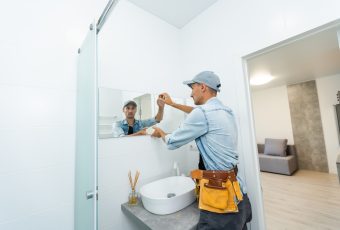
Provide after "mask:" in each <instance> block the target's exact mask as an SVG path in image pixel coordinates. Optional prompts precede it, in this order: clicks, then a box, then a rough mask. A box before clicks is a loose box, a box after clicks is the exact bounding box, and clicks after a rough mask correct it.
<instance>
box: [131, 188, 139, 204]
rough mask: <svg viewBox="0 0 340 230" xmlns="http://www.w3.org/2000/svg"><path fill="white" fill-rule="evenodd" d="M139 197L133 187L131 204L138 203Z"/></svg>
mask: <svg viewBox="0 0 340 230" xmlns="http://www.w3.org/2000/svg"><path fill="white" fill-rule="evenodd" d="M137 203H138V197H137V192H136V191H135V190H134V189H133V190H132V191H131V192H130V194H129V205H137Z"/></svg>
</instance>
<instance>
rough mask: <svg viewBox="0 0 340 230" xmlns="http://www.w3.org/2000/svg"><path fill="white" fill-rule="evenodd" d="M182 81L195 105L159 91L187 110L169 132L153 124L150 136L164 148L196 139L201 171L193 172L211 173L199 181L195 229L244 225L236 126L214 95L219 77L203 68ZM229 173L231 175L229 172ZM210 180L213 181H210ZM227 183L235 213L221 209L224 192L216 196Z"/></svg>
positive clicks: (247, 215) (246, 213) (246, 208)
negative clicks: (198, 208) (205, 180)
mask: <svg viewBox="0 0 340 230" xmlns="http://www.w3.org/2000/svg"><path fill="white" fill-rule="evenodd" d="M183 83H184V84H185V85H188V86H189V87H190V88H191V97H192V98H193V100H194V103H195V105H197V107H196V108H193V107H191V106H186V105H180V104H177V103H174V102H173V101H172V100H171V98H170V96H169V95H168V94H167V93H163V94H161V95H160V96H159V97H161V98H163V100H165V103H166V104H168V105H170V106H172V107H174V108H176V109H179V110H182V111H183V112H186V113H188V116H187V118H186V119H185V121H184V122H183V123H182V125H181V127H180V128H178V129H177V130H175V131H174V132H173V133H171V134H166V133H165V132H164V131H163V130H162V129H160V128H158V127H154V129H155V132H154V133H153V134H152V136H154V137H158V138H162V139H163V141H164V142H165V144H166V145H167V147H168V149H177V148H179V147H181V146H183V145H185V144H187V143H189V142H191V141H193V140H195V141H196V145H197V147H198V150H199V153H200V163H199V169H201V171H198V170H197V171H196V170H195V171H196V172H199V173H198V174H196V176H197V175H210V176H211V177H210V178H209V184H208V183H207V184H204V187H203V189H202V185H201V190H200V191H201V192H200V201H199V203H200V209H201V211H200V219H199V223H198V225H197V229H216V230H217V229H247V226H246V223H247V222H249V221H250V220H251V216H252V214H251V205H250V201H249V199H248V196H247V190H246V187H245V184H244V182H243V180H242V177H240V175H238V174H237V172H238V170H237V164H238V163H239V161H238V148H237V126H236V121H235V115H234V112H233V111H232V110H231V109H230V108H229V107H227V106H225V105H223V103H222V102H221V101H220V100H219V99H218V98H217V93H218V92H220V86H221V83H220V79H219V77H218V76H217V75H216V74H215V73H214V72H211V71H204V72H201V73H199V74H197V75H196V76H195V77H194V78H193V79H192V80H190V81H185V82H183ZM206 170H208V171H206ZM214 170H216V171H214ZM217 172H219V174H217ZM231 174H232V175H233V177H231V176H230V175H231ZM192 175H194V174H192ZM235 175H237V177H235ZM193 177H194V176H193ZM212 178H219V179H218V180H216V179H212ZM220 178H232V179H230V180H232V181H233V184H231V183H230V184H229V185H228V184H227V183H226V184H225V185H224V186H223V185H222V180H221V179H220ZM236 178H237V179H236ZM195 179H202V177H201V178H199V177H195ZM210 180H211V184H213V185H210ZM238 182H239V183H240V186H241V190H237V191H238V192H236V191H235V187H234V186H236V187H238V189H239V188H240V187H239V186H238V184H237V183H238ZM234 183H235V184H234ZM209 186H210V187H209ZM228 186H229V188H230V191H231V189H232V188H231V187H234V191H235V194H237V196H233V197H234V198H235V200H233V201H234V202H235V203H236V204H237V206H238V209H237V211H236V212H235V213H227V212H226V211H225V210H226V209H227V208H226V205H225V204H228V202H229V201H228V202H227V200H228V196H226V195H225V194H224V195H223V196H220V195H221V192H220V191H222V190H226V189H228V191H229V188H228ZM230 186H231V187H230ZM206 187H209V189H210V190H209V191H211V192H207V190H206ZM221 189H222V190H221ZM202 191H205V192H204V193H203V192H202ZM241 191H242V192H241ZM241 193H242V194H241ZM214 194H215V195H214ZM228 194H229V193H228ZM231 194H232V193H231ZM202 197H203V198H202ZM208 197H209V198H208ZM221 197H222V198H221ZM236 198H237V199H236ZM221 199H222V200H221ZM207 200H209V202H207ZM222 206H223V207H224V208H223V210H222V208H221V207H222Z"/></svg>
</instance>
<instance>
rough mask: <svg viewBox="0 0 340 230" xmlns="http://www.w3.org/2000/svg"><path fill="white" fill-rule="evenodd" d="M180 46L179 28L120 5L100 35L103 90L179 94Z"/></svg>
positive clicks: (130, 7) (126, 3)
mask: <svg viewBox="0 0 340 230" xmlns="http://www.w3.org/2000/svg"><path fill="white" fill-rule="evenodd" d="M178 44H179V30H178V29H177V28H175V27H173V26H171V25H169V24H167V23H166V22H164V21H163V20H161V19H159V18H157V17H155V16H153V15H151V14H150V13H147V12H146V11H144V10H142V9H140V8H138V7H136V6H135V5H134V4H132V3H130V2H128V1H124V0H122V1H120V2H119V3H118V5H117V7H116V8H115V10H114V12H113V13H112V14H111V15H110V18H109V19H108V20H107V22H106V24H105V25H104V27H103V29H102V31H101V32H100V34H99V40H98V49H99V51H98V52H99V71H100V72H99V86H102V87H109V88H115V89H123V90H133V91H139V92H148V93H154V94H158V93H162V92H164V91H169V90H170V91H171V92H176V90H174V87H173V86H174V85H178V82H177V81H178V79H179V75H180V73H181V71H180V69H179V63H180V53H179V45H178ZM171 92H170V93H171ZM173 96H177V95H176V93H175V95H173ZM188 97H189V95H188Z"/></svg>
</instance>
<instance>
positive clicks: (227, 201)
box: [191, 170, 243, 213]
mask: <svg viewBox="0 0 340 230" xmlns="http://www.w3.org/2000/svg"><path fill="white" fill-rule="evenodd" d="M198 171H200V174H201V175H200V176H199V174H198ZM191 175H192V178H193V179H195V180H196V187H197V188H196V192H197V193H198V194H197V193H196V195H197V197H198V200H199V208H200V209H203V210H207V211H210V212H215V213H234V212H238V207H237V205H238V203H239V202H240V201H242V200H243V195H242V192H241V189H240V185H239V182H238V181H237V180H236V175H235V173H234V174H232V173H231V171H210V170H204V171H203V170H194V171H193V172H192V174H191Z"/></svg>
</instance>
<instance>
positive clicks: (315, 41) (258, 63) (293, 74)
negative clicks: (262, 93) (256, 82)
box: [248, 25, 340, 90]
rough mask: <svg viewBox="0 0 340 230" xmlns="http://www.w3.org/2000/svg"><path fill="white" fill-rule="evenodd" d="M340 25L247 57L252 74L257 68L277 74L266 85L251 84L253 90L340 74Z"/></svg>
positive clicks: (256, 71) (254, 73) (260, 70)
mask: <svg viewBox="0 0 340 230" xmlns="http://www.w3.org/2000/svg"><path fill="white" fill-rule="evenodd" d="M339 29H340V25H338V26H336V27H333V28H330V29H327V30H325V31H322V32H318V33H316V34H313V35H311V36H308V37H306V38H303V39H301V40H298V41H295V42H293V43H291V44H289V45H285V46H283V47H280V48H277V49H274V50H272V51H269V52H267V53H264V54H261V55H259V56H256V57H255V58H252V59H250V60H248V72H249V75H250V77H252V76H254V75H256V73H258V72H269V73H270V74H271V75H272V76H273V77H275V79H274V80H272V81H271V82H270V83H267V84H265V85H262V86H252V90H259V89H264V88H271V87H275V86H280V85H290V84H294V83H298V82H304V81H309V80H314V79H316V78H320V77H325V76H329V75H335V74H339V73H340V49H339V43H338V40H337V30H339Z"/></svg>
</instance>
